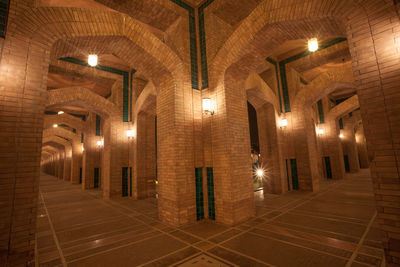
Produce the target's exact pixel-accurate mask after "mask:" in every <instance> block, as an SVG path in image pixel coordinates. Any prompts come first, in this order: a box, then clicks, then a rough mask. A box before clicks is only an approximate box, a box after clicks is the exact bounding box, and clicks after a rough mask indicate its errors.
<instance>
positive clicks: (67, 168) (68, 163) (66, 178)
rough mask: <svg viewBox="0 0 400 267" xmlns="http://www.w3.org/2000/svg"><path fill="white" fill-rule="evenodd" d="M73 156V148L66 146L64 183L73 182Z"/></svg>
mask: <svg viewBox="0 0 400 267" xmlns="http://www.w3.org/2000/svg"><path fill="white" fill-rule="evenodd" d="M71 156H72V148H71V147H70V146H65V157H64V174H63V176H64V181H71Z"/></svg>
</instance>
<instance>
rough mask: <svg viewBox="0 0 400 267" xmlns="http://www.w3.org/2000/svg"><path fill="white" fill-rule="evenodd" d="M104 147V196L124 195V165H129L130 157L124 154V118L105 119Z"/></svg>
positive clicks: (125, 144) (112, 117)
mask: <svg viewBox="0 0 400 267" xmlns="http://www.w3.org/2000/svg"><path fill="white" fill-rule="evenodd" d="M103 121H104V124H103V136H104V148H103V156H102V164H101V167H102V172H101V173H102V174H101V175H102V181H103V185H102V188H103V196H104V198H113V197H120V196H122V167H123V166H128V165H127V164H128V158H125V157H124V156H125V155H124V154H123V152H122V151H123V150H124V147H125V148H127V143H126V140H125V139H126V135H125V132H124V126H123V122H122V118H121V117H120V116H111V117H110V118H107V119H104V120H103Z"/></svg>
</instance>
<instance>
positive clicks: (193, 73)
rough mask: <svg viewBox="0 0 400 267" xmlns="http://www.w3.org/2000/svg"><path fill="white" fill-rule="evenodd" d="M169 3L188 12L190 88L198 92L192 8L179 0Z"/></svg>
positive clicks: (194, 25) (195, 39) (195, 41)
mask: <svg viewBox="0 0 400 267" xmlns="http://www.w3.org/2000/svg"><path fill="white" fill-rule="evenodd" d="M171 2H173V3H175V4H177V5H178V6H180V7H182V8H184V9H186V10H187V11H188V12H189V36H190V66H191V77H192V88H193V89H196V90H199V74H198V67H197V38H196V18H195V14H194V8H193V7H191V6H189V5H188V4H186V3H185V2H183V1H181V0H171Z"/></svg>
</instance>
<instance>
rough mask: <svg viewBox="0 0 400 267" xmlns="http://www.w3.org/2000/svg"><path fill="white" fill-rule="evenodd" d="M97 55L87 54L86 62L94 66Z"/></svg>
mask: <svg viewBox="0 0 400 267" xmlns="http://www.w3.org/2000/svg"><path fill="white" fill-rule="evenodd" d="M97 60H98V58H97V55H89V57H88V64H89V65H90V66H92V67H96V66H97Z"/></svg>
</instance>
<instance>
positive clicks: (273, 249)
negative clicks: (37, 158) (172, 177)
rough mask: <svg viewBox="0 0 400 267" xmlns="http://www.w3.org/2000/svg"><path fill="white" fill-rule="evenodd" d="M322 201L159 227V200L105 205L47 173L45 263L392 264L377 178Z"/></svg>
mask: <svg viewBox="0 0 400 267" xmlns="http://www.w3.org/2000/svg"><path fill="white" fill-rule="evenodd" d="M321 188H322V189H321V191H320V192H319V193H317V194H313V193H309V192H291V193H288V194H286V195H283V196H278V195H267V196H266V197H265V198H262V197H261V194H260V193H256V194H258V195H256V205H257V217H256V218H255V219H253V220H250V221H247V222H245V223H243V224H241V225H236V226H235V227H226V226H223V225H218V224H213V223H204V222H203V223H199V224H195V225H189V226H184V227H181V228H175V227H170V226H168V225H166V224H163V223H161V222H159V221H158V220H157V208H156V200H155V199H147V200H141V201H134V200H130V199H121V200H118V201H114V200H113V201H107V200H102V199H100V196H99V195H100V194H99V192H98V191H85V192H84V191H82V190H81V188H80V186H78V185H70V184H69V183H66V182H64V181H61V180H57V179H56V178H55V177H53V176H49V175H44V174H43V175H42V176H41V181H40V196H39V199H40V203H39V209H38V223H37V228H38V232H37V248H36V257H37V260H38V261H37V262H39V266H137V265H140V266H169V265H172V266H335V267H337V266H354V267H356V266H357V267H358V266H360V267H361V266H384V262H382V257H383V250H382V248H381V243H380V241H379V240H380V232H379V229H378V228H377V227H378V225H377V223H376V222H375V203H374V198H373V194H372V184H371V181H370V178H369V172H368V171H366V170H362V171H361V172H359V173H358V174H352V175H348V176H347V177H346V179H345V180H342V181H329V182H326V183H325V184H323V186H322V187H321Z"/></svg>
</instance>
